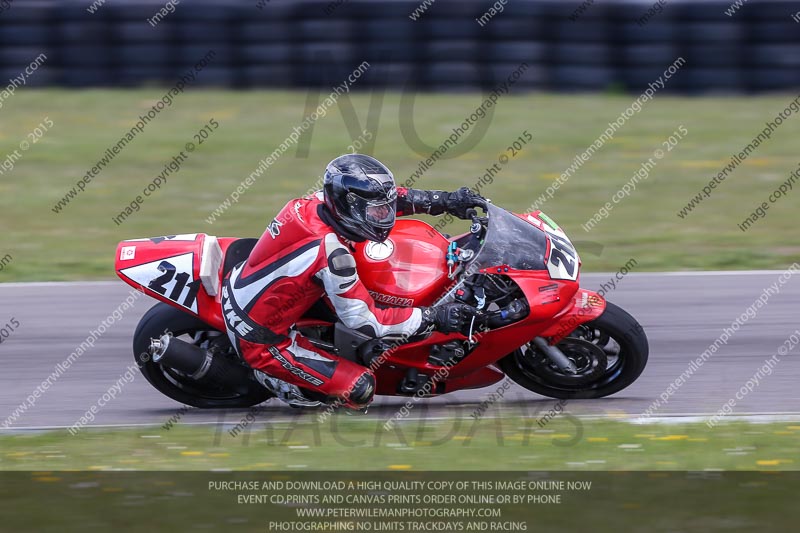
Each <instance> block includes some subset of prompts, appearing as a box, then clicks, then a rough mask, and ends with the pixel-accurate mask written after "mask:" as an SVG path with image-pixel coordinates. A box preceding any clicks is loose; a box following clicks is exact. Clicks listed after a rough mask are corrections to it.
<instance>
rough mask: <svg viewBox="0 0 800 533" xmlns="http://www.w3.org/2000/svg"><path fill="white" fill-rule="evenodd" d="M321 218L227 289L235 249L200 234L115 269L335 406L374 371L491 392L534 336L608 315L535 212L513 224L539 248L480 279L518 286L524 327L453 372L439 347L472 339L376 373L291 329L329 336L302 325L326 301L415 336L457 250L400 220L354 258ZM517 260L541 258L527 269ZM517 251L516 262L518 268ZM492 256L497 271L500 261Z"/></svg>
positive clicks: (317, 204) (305, 220) (292, 223)
mask: <svg viewBox="0 0 800 533" xmlns="http://www.w3.org/2000/svg"><path fill="white" fill-rule="evenodd" d="M399 193H400V194H404V193H405V190H399ZM321 209H322V207H321V198H320V197H319V196H318V195H313V196H310V197H307V198H302V199H297V200H292V201H291V202H289V204H287V205H286V207H284V209H283V210H282V211H281V212H280V213H279V215H278V216H277V217H276V218H275V219H274V220H273V221H272V222H271V223H270V224H269V226H268V228H267V231H266V232H265V233H264V235H262V237H261V239H260V240H259V242H258V244H257V245H256V247H255V248H254V249H253V251H252V253H251V254H250V256H249V258H248V260H247V261H246V262H245V263H242V264H240V265H239V266H237V267H235V268H233V270H232V271H231V275H230V276H229V277H228V278H227V279H221V271H222V263H223V261H222V259H223V258H224V253H225V251H226V250H227V248H228V246H229V245H230V244H231V243H232V242H233V241H234V240H235V239H226V238H220V239H217V238H216V237H213V236H209V235H206V234H203V233H199V234H190V235H172V236H167V237H157V238H152V239H134V240H129V241H123V242H122V243H120V244H119V245H118V247H117V252H116V253H117V257H116V265H115V268H116V271H117V274H118V275H119V276H120V277H121V278H122V279H123V280H124V281H125V282H126V283H128V284H129V285H131V286H133V287H136V288H138V289H140V290H142V291H143V292H145V293H146V294H148V295H150V296H152V297H153V298H156V299H158V300H160V301H163V302H166V303H168V304H170V305H173V306H175V307H177V308H180V309H183V310H184V311H186V312H188V313H191V314H195V315H197V316H199V317H200V318H201V319H203V320H204V321H205V322H206V323H208V324H209V325H211V326H212V327H214V328H217V329H219V330H220V331H227V332H228V333H229V336H230V337H231V339H232V341H233V342H235V343H236V345H237V347H238V348H239V350H240V353H242V354H243V356H244V358H245V359H246V360H247V361H248V362H249V363H250V364H251V366H253V367H254V368H261V369H264V370H265V371H266V372H267V373H268V374H271V375H275V376H277V377H279V378H281V379H284V380H287V381H291V382H294V383H296V384H298V385H300V386H306V387H313V388H314V389H315V390H317V391H321V392H323V393H325V394H328V395H331V396H342V395H344V394H345V393H347V392H348V391H349V390H350V388H351V387H353V385H354V383H355V382H356V380H357V379H358V378H359V377H360V376H361V375H362V374H365V373H366V374H370V375H371V374H372V373H373V372H374V376H375V378H376V384H375V386H376V390H377V392H378V394H387V395H397V394H399V392H398V387H399V385H400V383H401V382H402V381H403V378H404V377H405V376H406V374H407V373H408V371H409V369H412V368H414V369H417V370H418V371H419V373H420V374H423V375H426V376H429V377H430V376H436V378H435V379H437V381H438V383H437V384H436V385H435V386H433V387H431V388H430V394H431V395H437V394H442V393H446V392H452V391H455V390H459V389H466V388H479V387H485V386H488V385H491V384H493V383H495V382H497V381H498V380H499V379H501V378H502V376H503V374H502V373H501V372H499V371H498V370H497V369H496V368H495V367H494V366H493V365H495V363H497V361H498V360H499V359H501V358H503V357H505V356H506V355H507V354H509V353H512V352H514V351H515V350H517V349H518V348H519V347H520V346H523V345H525V344H526V343H528V342H530V341H531V339H533V338H534V337H543V338H546V339H547V340H548V342H550V343H551V344H556V343H558V342H559V341H560V340H561V339H563V338H564V337H565V336H566V335H568V334H569V333H570V332H572V331H573V330H574V329H575V328H576V327H577V326H579V325H580V324H583V323H586V322H589V321H591V320H594V319H596V318H597V317H599V316H600V315H601V314H602V313H603V311H604V310H605V306H606V302H605V300H604V299H603V298H602V297H601V296H600V295H598V294H597V293H594V292H592V291H588V290H585V289H582V288H580V286H579V273H580V258H579V257H578V256H577V253H576V252H575V250H574V249H573V248H572V245H571V243H570V242H569V241H568V239H567V238H566V235H564V234H563V232H561V230H560V229H559V228H558V227H557V226H556V225H555V224H554V223H553V222H552V221H551V220H550V219H548V218H547V217H546V216H545V215H543V214H541V213H540V212H538V211H537V212H534V213H529V214H523V215H516V218H519V219H521V220H523V221H525V222H526V223H528V224H530V225H531V226H532V228H531V232H532V233H530V234H529V235H527V234H526V233H525V232H526V227H525V226H521V227H519V226H515V225H514V224H516V223H512V224H510V226H509V227H511V228H512V230H513V231H517V232H518V233H519V235H522V236H524V237H523V238H529V239H530V243H534V244H536V243H538V244H537V246H535V247H528V248H526V247H523V246H519V247H515V246H513V245H511V246H510V249H509V253H508V254H504V253H500V254H497V256H496V257H497V258H498V259H500V260H502V261H508V262H509V264H498V265H491V266H489V265H490V264H482V265H481V267H482V270H481V272H483V273H486V274H494V275H501V276H504V277H507V278H509V279H510V280H511V281H513V282H514V283H515V284H516V285H517V286H518V287H519V288H520V290H521V291H522V293H523V295H524V297H525V300H526V301H527V304H528V307H529V312H528V314H527V316H524V318H522V319H520V320H518V321H516V322H513V323H510V324H509V325H506V326H504V327H499V328H495V329H492V330H489V331H487V332H482V333H476V334H475V335H474V337H473V339H472V340H473V341H475V342H476V343H477V344H476V345H475V346H474V349H472V350H471V351H470V352H469V354H468V355H467V356H466V357H464V358H463V359H462V360H460V361H459V362H458V363H457V364H455V365H453V366H451V367H448V368H447V369H446V370H447V372H445V373H442V372H441V371H442V367H440V366H436V365H435V364H433V363H432V362H431V359H430V356H431V350H432V347H433V346H435V345H442V344H444V343H447V342H449V341H453V340H462V341H463V340H466V337H465V336H464V335H462V334H459V333H452V334H444V333H440V332H434V333H433V334H431V335H430V336H428V337H422V338H417V339H418V340H416V341H415V342H411V343H405V344H400V345H398V346H396V347H395V348H393V349H391V350H390V351H389V352H386V353H385V354H384V355H385V360H384V361H383V363H382V364H381V365H380V366H378V367H376V368H374V369H372V370H368V369H367V368H366V367H364V366H362V365H359V364H357V363H355V362H352V361H349V360H346V359H343V358H338V357H336V356H335V355H334V354H329V353H327V352H324V350H321V349H319V348H317V347H316V346H314V345H313V344H312V343H310V342H308V340H307V339H305V338H303V337H302V334H301V333H298V332H296V331H292V330H290V328H291V327H292V326H293V325H297V326H298V327H300V328H302V327H303V326H309V325H311V324H312V323H313V324H318V325H325V324H326V323H325V322H320V321H319V319H313V321H312V322H309V319H308V318H305V317H304V315H305V314H307V313H306V312H307V310H308V309H309V307H310V306H311V305H312V304H314V303H315V302H317V301H318V300H319V299H320V298H324V299H325V301H327V303H328V304H329V305H330V307H331V308H332V309H333V310H334V311H335V313H336V314H337V316H338V318H339V320H340V321H342V322H344V323H345V325H347V326H348V327H350V328H351V329H358V330H360V331H362V332H363V331H365V330H366V331H369V330H372V333H374V335H372V336H374V337H382V336H387V335H388V336H394V337H397V336H399V335H403V334H409V333H410V332H413V331H417V328H418V326H419V325H420V324H421V312H420V310H419V309H417V308H418V307H420V306H430V305H433V304H434V303H435V302H436V301H437V299H439V298H440V297H441V296H443V295H444V294H445V293H446V292H447V290H448V289H449V288H450V287H451V286H452V285H453V281H451V280H450V279H448V277H447V259H446V255H447V248H448V245H449V244H450V241H449V240H448V239H446V238H445V237H444V236H443V235H441V234H440V233H439V232H437V231H436V230H435V229H434V228H432V227H431V226H430V225H429V224H426V223H424V222H421V221H418V220H408V219H399V220H397V223H396V225H395V227H394V229H393V231H392V232H391V234H390V235H389V238H388V239H387V240H386V241H385V242H384V243H374V242H364V243H357V244H354V245H352V247H351V243H348V242H346V241H342V240H341V239H340V238H339V237H337V236H336V234H335V233H333V232H332V230H331V227H330V226H328V225H327V224H326V223H325V222H324V221H323V220H322V219H321V218H320V210H321ZM402 214H406V215H407V214H409V213H402ZM498 216H503V215H502V214H499V215H498ZM516 218H515V219H513V220H516ZM499 220H502V219H499ZM533 228H536V230H534V229H533ZM510 231H511V230H510ZM487 242H488V241H487ZM512 242H513V244H516V243H517V241H512ZM506 248H509V246H508V245H507V246H506ZM484 249H485V247H484ZM520 250H523V251H528V250H532V252H533V253H531V254H528V253H526V255H524V256H522V259H520V256H519V252H520ZM515 251H516V252H517V254H518V255H517V257H515V258H512V257H511V256H512V255H513V252H515ZM507 256H508V257H507ZM489 257H491V261H494V258H495V256H494V255H491V256H489ZM530 257H535V258H537V259H536V263H535V264H534V265H533V266H532V267H528V266H526V267H524V268H529V269H527V270H522V269H515V268H512V267H511V266H510V265H511V264H516V265H520V264H524V259H526V258H530ZM538 258H541V261H542V263H539V259H538ZM515 261H516V262H515ZM540 265H541V266H540ZM567 267H568V268H567ZM521 268H522V267H521ZM226 293H227V295H226ZM373 300H374V301H373ZM376 303H378V304H382V305H380V306H378V305H375V304H376ZM223 312H224V313H225V314H224V316H223ZM265 339H266V340H269V341H270V342H264V340H265ZM433 362H434V363H435V362H436V361H435V359H434V360H433Z"/></svg>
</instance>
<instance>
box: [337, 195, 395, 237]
mask: <svg viewBox="0 0 800 533" xmlns="http://www.w3.org/2000/svg"><path fill="white" fill-rule="evenodd" d="M348 200H349V202H350V205H351V211H350V212H351V213H352V214H353V218H355V219H357V220H361V221H362V222H363V223H365V224H366V226H367V227H374V228H381V229H391V228H392V227H394V222H395V217H396V215H397V198H396V197H395V198H393V199H391V200H386V199H380V200H378V199H376V200H367V199H366V198H361V197H360V196H356V195H355V194H352V193H350V198H349V199H348Z"/></svg>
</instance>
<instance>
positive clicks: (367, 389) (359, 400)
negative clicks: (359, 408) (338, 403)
mask: <svg viewBox="0 0 800 533" xmlns="http://www.w3.org/2000/svg"><path fill="white" fill-rule="evenodd" d="M374 394H375V377H374V376H373V375H372V374H370V373H368V372H365V373H363V374H361V377H359V378H358V380H357V381H356V382H355V384H354V385H353V388H352V389H350V401H351V402H353V403H356V404H359V405H364V404H367V403H369V402H370V400H372V396H373V395H374Z"/></svg>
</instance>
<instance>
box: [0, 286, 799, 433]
mask: <svg viewBox="0 0 800 533" xmlns="http://www.w3.org/2000/svg"><path fill="white" fill-rule="evenodd" d="M780 275H781V272H778V271H758V272H737V273H713V272H703V273H631V274H628V275H627V276H626V277H624V279H622V280H621V281H617V288H616V289H615V290H612V291H610V292H609V293H608V294H607V295H606V297H607V298H608V299H609V300H610V301H612V302H614V303H616V304H617V305H620V306H621V307H623V308H624V309H626V310H627V311H628V312H630V313H631V314H632V315H633V316H635V317H636V318H637V319H638V320H639V322H640V323H641V324H642V325H643V326H644V329H645V331H646V333H647V335H648V338H649V341H650V361H649V364H648V366H647V368H646V369H645V371H644V374H643V375H642V376H641V377H640V378H639V380H638V381H637V382H636V383H634V384H633V385H632V386H630V387H629V388H628V389H626V390H624V391H621V392H619V393H617V394H616V395H614V396H612V397H609V398H604V399H599V400H580V401H578V400H575V401H570V402H569V403H568V407H567V408H566V410H567V411H568V412H570V413H572V414H574V415H579V416H581V415H587V416H596V415H599V416H613V417H616V416H623V415H628V416H631V417H636V416H637V415H639V414H640V413H642V412H643V411H644V410H645V409H647V408H648V407H649V406H650V405H651V403H652V402H653V400H654V399H655V398H657V397H659V396H660V395H661V394H662V393H663V392H664V391H665V390H666V389H667V387H668V386H669V385H670V383H672V382H673V380H675V378H676V377H678V376H679V375H680V374H681V373H682V372H684V371H685V370H686V369H687V367H688V365H689V363H690V361H692V360H694V359H696V358H697V357H698V356H699V355H700V354H701V353H702V352H703V351H704V350H706V349H707V348H708V346H709V345H710V344H712V343H713V342H714V341H715V340H716V339H717V338H718V337H719V336H720V335H721V334H722V330H723V328H725V327H729V326H730V325H731V323H732V322H733V321H734V320H736V318H737V317H739V316H740V315H741V314H742V313H743V312H745V310H746V309H747V308H748V307H749V306H750V305H751V304H753V302H754V301H755V300H756V299H758V297H759V296H760V295H761V294H762V293H763V291H764V290H765V288H766V287H768V286H770V285H772V284H774V283H777V281H778V278H779V276H780ZM611 278H612V275H611V274H585V275H583V277H582V285H583V286H585V287H587V288H590V289H595V290H596V289H598V288H599V287H600V284H601V283H608V281H609V280H610V279H611ZM128 290H129V288H128V287H127V285H125V284H123V283H122V282H87V283H21V284H0V326H1V325H2V324H5V323H6V322H7V320H9V319H11V318H12V317H13V318H15V319H16V320H17V321H18V322H19V327H18V328H17V329H16V331H14V332H13V333H12V334H11V335H10V336H9V337H8V338H7V339H5V340H4V341H3V342H2V344H0V384H1V386H0V424H2V422H3V421H4V420H6V417H8V416H9V415H10V414H11V413H12V412H13V411H14V410H15V409H16V408H17V406H19V404H20V403H22V402H24V401H25V399H26V398H27V397H28V396H29V395H30V394H31V393H32V392H33V391H34V389H35V388H36V387H37V385H39V384H40V383H41V382H42V381H43V380H44V379H46V378H47V376H48V375H50V373H51V372H53V370H54V368H55V366H56V365H57V364H58V363H60V362H61V361H63V360H64V359H65V358H66V357H67V356H68V355H69V354H70V353H71V352H73V351H74V350H75V349H76V347H77V346H78V345H79V344H80V343H81V342H82V341H84V340H85V339H86V337H87V335H88V333H89V331H90V330H92V329H96V328H97V327H98V325H99V324H100V322H101V321H102V320H104V319H105V318H106V317H107V316H108V315H109V314H110V313H111V312H112V311H113V310H114V309H116V308H117V307H118V306H119V305H120V303H121V302H122V301H123V300H124V299H125V298H126V296H127V295H128ZM153 303H154V302H153V300H151V299H149V298H147V297H144V296H142V297H141V298H139V299H137V300H136V303H135V304H134V308H133V309H130V310H128V311H127V312H126V313H125V314H124V316H123V318H122V320H120V321H118V322H116V323H115V324H114V325H113V326H112V327H111V328H110V329H108V330H107V331H106V332H105V334H104V335H103V336H102V337H101V338H100V339H99V340H98V341H97V343H96V344H95V346H94V348H93V349H91V350H89V351H88V352H86V353H84V354H83V355H82V357H81V358H80V359H79V360H78V361H77V362H75V363H74V364H73V365H72V366H71V367H70V368H69V369H68V370H67V371H66V372H65V373H63V375H61V377H60V378H59V379H58V380H57V382H56V383H55V384H54V385H53V386H52V387H50V388H49V389H48V390H47V391H46V392H45V393H44V394H43V395H41V396H40V397H39V398H38V399H36V400H35V405H34V406H33V407H30V408H28V410H27V411H26V412H24V414H22V415H21V416H20V417H19V418H18V419H17V420H16V421H15V422H14V423H13V424H12V425H11V426H10V427H11V428H12V429H15V428H16V429H22V428H30V429H33V428H51V427H68V426H70V425H72V424H73V423H75V422H76V420H78V419H79V417H80V416H81V415H83V414H84V413H85V412H86V411H87V410H88V409H89V408H90V407H91V406H92V405H94V404H95V403H96V402H97V401H98V399H99V398H100V397H101V396H102V395H103V394H104V393H105V392H107V391H108V390H109V388H110V387H111V386H112V385H113V384H114V383H115V382H117V380H118V379H119V378H120V375H121V374H123V373H124V372H125V370H126V368H127V367H129V366H130V365H131V364H132V363H133V356H132V352H131V336H132V334H133V331H134V328H135V327H136V324H137V322H138V320H139V318H140V317H141V315H142V314H143V313H144V312H145V311H146V310H147V309H149V307H150V306H151V305H152V304H153ZM799 308H800V275H797V274H796V275H794V276H793V277H791V278H789V280H788V281H787V282H786V283H785V284H784V285H782V286H780V292H779V293H778V294H773V295H772V296H770V298H769V301H768V303H767V305H766V306H765V307H763V308H762V309H760V310H759V311H758V313H757V315H756V316H755V318H751V319H748V320H747V322H746V324H745V325H744V326H743V327H741V328H740V329H739V330H738V331H737V332H736V333H735V334H734V335H733V337H732V338H731V339H730V340H729V341H728V344H727V345H724V346H722V347H721V348H720V349H719V351H717V352H716V353H715V354H714V355H713V356H712V357H711V358H710V359H709V360H708V361H707V362H706V363H705V364H704V365H703V366H702V367H701V368H700V369H699V370H698V371H697V372H696V373H695V374H694V375H693V376H692V377H691V378H690V379H689V380H688V381H687V382H686V383H685V384H683V385H682V386H681V387H680V388H679V389H678V390H677V391H676V392H675V393H674V394H673V395H671V397H670V398H669V401H668V403H666V404H665V405H663V406H661V407H660V408H659V409H658V411H657V412H656V413H655V414H656V415H662V416H665V417H667V416H676V415H707V414H713V413H715V412H717V411H718V410H719V409H720V408H721V407H722V405H723V404H724V403H725V402H727V401H728V400H730V399H731V398H733V397H734V395H735V394H736V392H737V391H738V390H739V389H740V387H742V386H743V385H744V384H745V383H746V382H747V381H748V379H750V378H751V377H752V376H753V375H754V374H755V373H756V372H757V371H758V369H759V368H760V367H761V366H762V365H763V363H764V360H765V359H767V358H769V357H771V356H772V355H773V354H775V353H776V350H777V349H778V348H779V346H780V345H781V344H782V343H784V341H785V340H786V339H787V338H788V337H789V336H790V335H791V334H792V333H793V332H795V331H796V330H797V329H798V328H800V313H798V309H799ZM799 377H800V347H796V348H795V349H794V350H793V351H791V352H789V354H788V355H786V356H783V357H781V360H780V363H779V364H778V365H777V366H776V367H775V368H774V371H773V373H772V374H771V375H770V376H767V377H765V378H763V379H761V380H760V383H759V385H758V386H757V387H755V388H754V390H753V391H752V392H749V393H748V394H747V395H746V396H744V398H743V399H741V400H738V401H737V405H736V408H735V411H734V413H735V414H737V415H744V414H795V413H800V392H798V389H800V387H799V386H798V384H797V382H798V378H799ZM496 388H497V385H495V386H492V387H490V388H487V389H482V390H471V391H461V392H456V393H453V394H450V395H446V396H442V397H440V398H436V399H430V400H423V401H424V402H425V403H426V404H427V406H428V407H430V409H425V414H426V416H429V417H430V416H434V415H435V416H441V417H451V416H469V415H470V413H472V412H473V411H474V409H475V408H476V407H477V406H478V405H479V404H480V402H481V401H483V400H484V399H485V398H487V397H488V395H489V394H490V393H491V392H493V391H494V390H495V389H496ZM405 402H406V399H405V398H392V397H383V398H377V399H376V401H375V404H374V405H373V407H372V409H370V411H369V414H368V416H375V417H379V418H384V419H388V418H390V417H392V416H393V415H394V414H395V413H396V412H397V409H398V407H399V406H400V405H402V404H403V403H405ZM553 405H554V400H552V399H548V398H543V397H541V396H538V395H536V394H534V393H531V392H529V391H527V390H525V389H522V388H521V387H518V386H516V385H514V386H513V387H512V388H511V389H510V390H509V391H508V392H506V393H505V396H504V397H503V399H501V400H500V401H499V402H498V403H497V404H495V405H492V406H491V408H490V410H489V411H488V413H487V414H489V413H491V414H493V415H496V416H503V415H504V414H506V413H508V414H511V413H525V412H528V413H531V412H536V411H537V410H539V411H541V412H544V410H546V409H550V408H551V407H553ZM180 407H181V406H180V405H179V404H177V403H176V402H174V401H173V400H171V399H169V398H167V397H165V396H162V395H161V394H160V393H158V391H156V390H155V389H153V388H152V387H151V386H150V385H149V384H148V383H147V382H146V381H145V380H144V378H142V377H141V376H140V375H137V376H136V378H135V379H134V380H133V381H132V382H131V383H127V384H125V385H124V386H123V388H122V390H121V392H120V393H119V394H118V395H117V397H116V398H115V399H114V400H112V401H111V402H110V403H108V404H106V405H105V406H104V407H103V408H102V409H101V410H100V411H99V413H98V414H97V417H96V419H95V421H94V422H93V424H92V425H100V426H106V425H110V426H115V425H132V426H133V425H135V426H138V425H147V424H153V425H160V424H163V423H164V422H165V421H166V420H167V419H168V418H169V417H170V416H172V415H173V414H175V413H176V409H179V408H180ZM246 412H247V411H246V410H230V411H227V412H225V413H223V414H221V413H220V411H208V410H199V409H191V410H190V411H189V412H187V413H185V414H184V415H183V418H182V420H181V423H187V424H213V423H217V422H218V421H219V420H220V417H224V419H225V420H226V421H235V420H238V419H241V417H242V414H243V413H246ZM421 412H422V411H417V413H421ZM295 416H297V413H296V412H295V410H293V409H289V408H288V407H285V406H282V405H281V404H280V403H278V402H277V401H276V400H272V401H271V402H269V403H268V404H266V410H265V412H264V413H263V414H259V418H261V417H264V418H278V419H282V418H283V417H295ZM302 416H309V417H312V416H315V412H314V411H310V412H308V413H304V414H303V415H302ZM413 416H414V415H413V412H412V418H413ZM234 423H235V422H234Z"/></svg>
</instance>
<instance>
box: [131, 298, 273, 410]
mask: <svg viewBox="0 0 800 533" xmlns="http://www.w3.org/2000/svg"><path fill="white" fill-rule="evenodd" d="M165 331H170V332H172V334H173V335H174V336H175V337H180V336H181V335H189V336H191V337H193V336H195V335H196V334H197V333H200V332H215V331H216V330H215V329H214V328H212V327H211V326H209V325H208V324H206V323H205V322H203V321H202V320H200V319H199V318H197V317H194V316H192V315H189V314H188V313H185V312H183V311H181V310H180V309H176V308H175V307H172V306H171V305H168V304H165V303H163V302H159V303H157V304H156V305H155V306H153V307H152V308H150V310H149V311H147V312H146V313H145V314H144V316H143V317H142V319H141V320H140V321H139V325H138V326H137V327H136V332H135V333H134V334H133V357H134V360H135V361H136V364H137V365H138V366H139V369H140V370H141V371H142V375H143V376H144V378H145V379H146V380H147V381H148V382H149V383H150V384H151V385H152V386H153V387H155V388H156V389H157V390H158V391H159V392H160V393H162V394H164V395H165V396H169V397H170V398H172V399H173V400H175V401H176V402H180V403H183V404H186V405H191V406H192V407H200V408H206V409H207V408H235V407H251V406H253V405H258V404H260V403H262V402H265V401H266V400H268V399H269V398H271V397H272V394H271V393H270V392H269V391H268V390H267V389H265V388H264V387H262V386H261V385H259V384H258V382H256V381H255V380H253V382H252V383H251V384H249V386H248V388H247V393H245V394H242V393H237V392H233V391H227V390H224V389H222V388H220V387H215V386H214V385H213V384H209V383H201V382H199V381H195V380H192V379H190V378H188V377H186V376H183V375H181V374H180V373H179V372H176V371H174V370H172V369H169V368H166V367H164V366H162V365H160V364H158V363H155V362H153V360H152V358H151V357H150V356H149V352H148V348H149V346H150V339H153V338H158V337H160V336H161V335H163V334H164V332H165ZM187 340H189V341H191V339H187ZM228 345H230V344H229V343H228Z"/></svg>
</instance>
